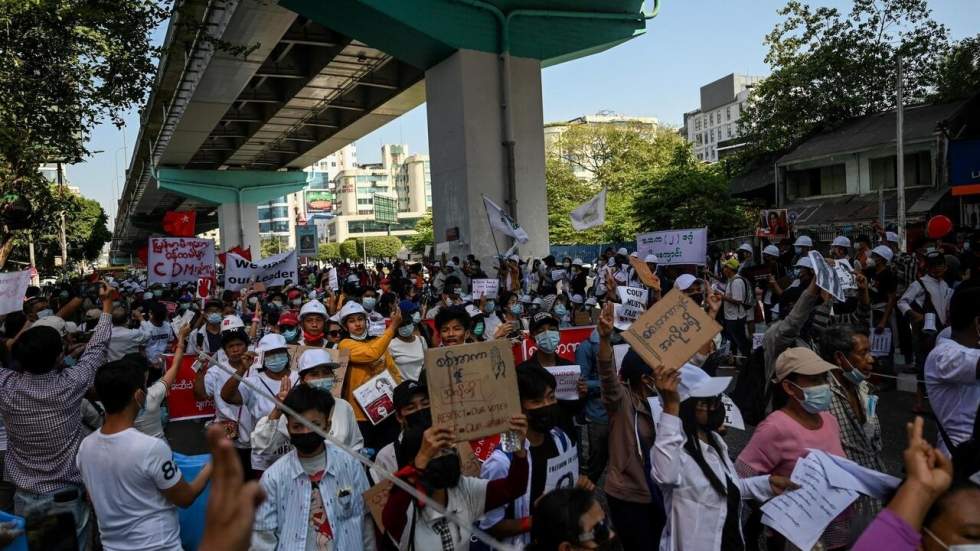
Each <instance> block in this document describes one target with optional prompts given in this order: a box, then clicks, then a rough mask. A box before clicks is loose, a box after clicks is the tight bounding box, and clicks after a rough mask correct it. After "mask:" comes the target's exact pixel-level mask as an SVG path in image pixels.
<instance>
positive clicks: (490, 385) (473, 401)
mask: <svg viewBox="0 0 980 551" xmlns="http://www.w3.org/2000/svg"><path fill="white" fill-rule="evenodd" d="M425 370H426V373H427V374H428V383H429V400H430V401H431V403H432V424H433V425H440V426H444V427H449V428H452V429H453V430H454V431H455V433H456V440H457V441H460V440H475V439H477V438H481V437H484V436H489V435H491V434H498V433H501V432H505V431H507V430H508V429H509V428H510V418H511V417H512V416H514V415H518V414H520V413H521V402H520V399H519V398H518V395H517V373H516V371H515V370H514V355H513V353H512V352H511V347H510V342H509V341H507V340H496V341H490V342H482V343H474V344H463V345H460V346H447V347H443V348H430V349H428V350H427V351H426V352H425Z"/></svg>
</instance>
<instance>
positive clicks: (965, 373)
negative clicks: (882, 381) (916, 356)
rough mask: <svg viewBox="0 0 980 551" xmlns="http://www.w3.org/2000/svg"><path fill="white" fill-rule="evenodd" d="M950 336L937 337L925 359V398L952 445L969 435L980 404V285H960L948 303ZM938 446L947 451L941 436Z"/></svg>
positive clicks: (975, 420) (966, 438)
mask: <svg viewBox="0 0 980 551" xmlns="http://www.w3.org/2000/svg"><path fill="white" fill-rule="evenodd" d="M949 322H950V328H951V329H952V333H951V335H950V336H951V338H949V339H945V338H940V339H938V342H937V343H936V346H935V348H933V349H932V352H930V353H929V356H928V357H926V361H925V379H926V388H927V389H928V391H929V402H930V404H931V405H932V410H933V412H935V414H936V419H937V420H938V421H939V423H940V426H942V428H943V429H944V430H945V431H946V434H947V435H948V436H949V439H950V440H951V441H952V443H953V444H954V445H956V444H959V443H961V442H963V441H965V440H968V439H969V438H970V435H971V434H972V433H973V427H974V425H975V424H976V422H977V419H976V416H977V407H978V404H980V345H978V340H980V288H978V287H972V288H966V289H961V290H959V291H957V292H956V294H954V295H953V299H952V301H951V302H950V307H949ZM938 448H939V449H940V450H942V451H943V452H944V453H946V454H947V455H949V448H948V445H947V443H946V442H945V439H944V438H940V440H939V446H938Z"/></svg>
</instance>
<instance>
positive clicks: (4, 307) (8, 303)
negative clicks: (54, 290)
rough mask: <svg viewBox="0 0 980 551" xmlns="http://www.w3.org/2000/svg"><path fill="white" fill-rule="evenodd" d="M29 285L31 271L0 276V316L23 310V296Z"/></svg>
mask: <svg viewBox="0 0 980 551" xmlns="http://www.w3.org/2000/svg"><path fill="white" fill-rule="evenodd" d="M30 285H31V270H30V269H27V270H22V271H20V272H10V273H6V274H0V314H9V313H11V312H18V311H21V310H23V309H24V295H26V294H27V288H28V287H30Z"/></svg>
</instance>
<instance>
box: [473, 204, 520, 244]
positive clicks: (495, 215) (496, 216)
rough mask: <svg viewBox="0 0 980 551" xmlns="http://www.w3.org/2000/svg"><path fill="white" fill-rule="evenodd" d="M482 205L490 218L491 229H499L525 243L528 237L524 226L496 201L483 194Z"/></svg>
mask: <svg viewBox="0 0 980 551" xmlns="http://www.w3.org/2000/svg"><path fill="white" fill-rule="evenodd" d="M483 206H484V207H486V209H487V218H488V219H489V220H490V228H491V229H495V230H500V232H501V233H503V234H506V235H509V236H511V237H513V238H514V239H516V240H517V241H518V242H520V243H527V241H528V239H530V238H529V237H528V235H527V232H526V231H524V228H522V227H521V226H520V224H518V223H517V222H515V221H514V219H513V218H511V217H510V215H509V214H507V213H506V212H504V210H503V209H501V208H500V207H498V206H497V204H496V203H494V202H493V201H491V200H490V199H488V198H487V196H486V195H484V196H483Z"/></svg>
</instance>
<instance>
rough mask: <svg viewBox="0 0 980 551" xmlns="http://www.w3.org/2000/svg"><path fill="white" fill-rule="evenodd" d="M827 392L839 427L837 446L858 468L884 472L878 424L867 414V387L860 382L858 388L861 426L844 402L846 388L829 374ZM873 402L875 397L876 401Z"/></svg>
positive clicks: (848, 405) (879, 425)
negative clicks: (863, 415)
mask: <svg viewBox="0 0 980 551" xmlns="http://www.w3.org/2000/svg"><path fill="white" fill-rule="evenodd" d="M828 379H829V380H830V390H831V392H832V393H833V396H832V397H831V401H830V413H831V414H833V416H834V417H836V418H837V424H838V425H840V443H841V446H842V447H843V448H844V453H846V454H847V458H848V459H850V460H851V461H854V462H855V463H857V464H858V465H861V466H862V467H866V468H868V469H873V470H876V471H878V472H885V464H884V462H883V461H882V460H881V423H880V422H879V421H878V416H877V415H868V396H869V394H870V390H871V385H869V384H868V382H867V381H862V382H861V384H860V385H859V386H858V400H859V401H860V403H861V407H862V408H864V414H865V419H866V420H865V423H864V425H861V420H860V417H859V416H858V415H856V414H855V413H854V410H853V409H852V408H851V402H850V401H849V400H848V399H847V389H846V388H844V385H843V384H841V382H840V381H838V380H837V377H835V376H833V375H831V376H830V377H828ZM876 399H877V398H876Z"/></svg>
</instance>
